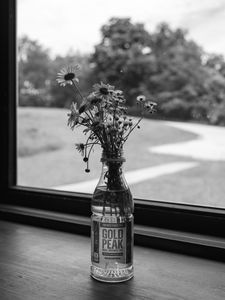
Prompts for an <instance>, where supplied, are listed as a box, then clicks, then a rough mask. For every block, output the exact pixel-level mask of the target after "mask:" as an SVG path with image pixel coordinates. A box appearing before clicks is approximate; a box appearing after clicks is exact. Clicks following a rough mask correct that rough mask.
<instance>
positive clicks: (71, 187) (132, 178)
mask: <svg viewBox="0 0 225 300" xmlns="http://www.w3.org/2000/svg"><path fill="white" fill-rule="evenodd" d="M196 165H197V163H195V162H175V163H168V164H163V165H159V166H155V167H150V168H143V169H138V170H135V171H130V172H126V174H125V177H126V180H127V182H128V184H129V185H131V184H135V183H139V182H142V181H145V180H148V179H151V178H155V177H158V176H163V175H168V174H171V173H175V172H180V171H183V170H186V169H190V168H193V167H195V166H196ZM97 183H98V179H93V180H88V181H82V182H78V183H76V184H68V185H62V186H58V187H54V189H57V190H62V191H70V192H75V191H76V192H80V193H93V191H94V188H95V187H96V185H97Z"/></svg>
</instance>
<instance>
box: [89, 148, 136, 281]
mask: <svg viewBox="0 0 225 300" xmlns="http://www.w3.org/2000/svg"><path fill="white" fill-rule="evenodd" d="M122 154H123V152H122V151H119V152H117V153H107V152H105V151H103V154H102V158H101V162H102V173H101V176H100V180H99V182H98V184H97V186H96V188H95V191H94V193H93V197H92V203H91V210H92V218H91V263H92V264H91V276H92V277H93V278H95V279H97V280H100V281H104V282H122V281H126V280H129V279H130V278H132V277H133V210H134V204H133V197H132V194H131V192H130V189H129V187H128V185H127V182H126V180H125V178H124V175H123V170H122V165H123V162H124V161H125V159H124V157H123V155H122Z"/></svg>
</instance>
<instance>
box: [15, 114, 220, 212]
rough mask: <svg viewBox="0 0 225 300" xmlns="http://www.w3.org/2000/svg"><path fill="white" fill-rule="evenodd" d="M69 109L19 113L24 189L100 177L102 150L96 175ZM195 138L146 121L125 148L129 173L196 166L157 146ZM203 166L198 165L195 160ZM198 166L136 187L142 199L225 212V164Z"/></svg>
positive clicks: (95, 163) (93, 161)
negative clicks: (155, 150) (87, 166)
mask: <svg viewBox="0 0 225 300" xmlns="http://www.w3.org/2000/svg"><path fill="white" fill-rule="evenodd" d="M67 112H68V111H67V110H64V109H53V108H51V109H50V108H49V109H48V108H19V109H18V174H17V178H18V184H19V185H23V186H31V187H42V188H51V187H55V186H58V185H64V184H72V183H77V182H81V181H86V180H90V179H93V178H98V177H99V175H100V172H101V163H100V155H101V149H96V150H95V152H94V153H93V155H92V157H91V163H90V168H91V172H90V173H88V174H87V173H85V172H84V169H85V164H84V163H83V161H82V158H81V156H80V154H79V153H78V152H77V151H76V150H75V149H74V144H75V143H77V142H82V141H84V138H83V134H82V131H80V130H75V131H74V132H73V131H71V130H70V129H69V128H68V127H67V126H66V123H67ZM195 138H197V136H196V135H195V134H192V133H190V132H187V131H183V130H179V129H176V128H173V127H170V126H168V125H166V124H165V123H164V122H161V121H155V120H144V121H143V122H142V124H141V129H140V130H138V129H137V130H136V131H134V132H133V135H131V136H130V139H129V140H128V141H127V143H126V145H125V157H126V163H125V164H124V170H125V172H126V171H132V170H136V169H140V168H146V167H151V166H157V165H161V164H165V163H169V162H188V161H194V160H192V159H190V158H187V157H181V156H179V157H178V156H174V155H158V154H153V153H150V152H149V151H148V148H149V147H151V146H156V145H162V144H167V143H176V142H181V141H188V140H193V139H195ZM195 161H197V160H195ZM197 162H198V163H199V164H198V166H197V167H195V168H192V169H188V170H184V171H181V172H178V173H174V174H170V175H163V176H160V177H157V178H154V179H151V180H146V181H143V182H141V183H138V184H134V185H132V186H131V190H132V192H133V195H134V196H135V197H138V198H145V199H152V200H160V201H169V202H176V203H190V204H196V205H207V206H216V207H225V199H224V195H225V185H224V183H223V182H224V177H225V163H224V162H222V161H221V162H210V161H197Z"/></svg>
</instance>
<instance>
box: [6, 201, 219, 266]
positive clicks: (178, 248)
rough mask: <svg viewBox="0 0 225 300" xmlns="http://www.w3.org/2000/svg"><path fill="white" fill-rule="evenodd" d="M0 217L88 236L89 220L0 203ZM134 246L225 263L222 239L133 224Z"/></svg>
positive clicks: (77, 216) (82, 217)
mask: <svg viewBox="0 0 225 300" xmlns="http://www.w3.org/2000/svg"><path fill="white" fill-rule="evenodd" d="M0 217H1V218H2V219H4V220H10V221H15V222H20V223H25V224H32V225H35V226H39V227H46V228H51V229H56V230H62V231H66V232H73V233H77V234H82V235H90V218H88V217H84V216H79V215H72V214H65V213H59V212H52V211H46V210H41V209H34V208H27V207H21V206H14V205H6V204H0ZM134 233H135V237H134V240H135V244H136V245H142V246H146V247H151V248H156V249H163V250H166V251H173V252H178V253H183V254H189V255H194V256H200V257H205V258H211V259H215V260H221V261H225V238H221V237H215V236H210V235H202V234H194V233H190V232H183V231H175V230H171V229H165V228H157V227H152V226H149V227H148V226H143V225H135V228H134Z"/></svg>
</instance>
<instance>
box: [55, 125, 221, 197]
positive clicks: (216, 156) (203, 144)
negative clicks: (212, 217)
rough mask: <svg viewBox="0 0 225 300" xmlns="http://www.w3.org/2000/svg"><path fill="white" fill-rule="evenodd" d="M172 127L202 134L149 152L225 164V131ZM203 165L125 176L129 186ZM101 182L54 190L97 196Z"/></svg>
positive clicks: (174, 165) (168, 167)
mask: <svg viewBox="0 0 225 300" xmlns="http://www.w3.org/2000/svg"><path fill="white" fill-rule="evenodd" d="M162 123H163V124H164V125H167V126H172V127H175V128H178V129H181V130H184V131H189V132H193V133H195V134H197V135H198V137H197V138H196V139H194V140H191V141H188V142H181V143H173V144H166V145H162V146H156V147H150V148H149V149H148V150H149V151H150V152H152V153H156V154H165V155H176V156H181V157H183V159H185V157H188V158H193V159H195V160H198V161H199V162H201V161H225V128H224V127H217V126H209V125H201V124H193V123H183V122H164V121H162ZM199 162H173V163H167V164H162V165H158V166H154V167H149V168H142V169H138V170H135V171H130V172H127V173H126V174H125V177H126V180H127V182H128V184H129V185H132V184H136V183H139V182H142V181H146V180H149V179H152V178H156V177H159V176H164V175H168V174H172V173H176V172H181V171H183V170H187V169H190V168H194V167H196V166H198V164H199ZM97 182H98V179H93V180H89V181H83V182H79V183H76V184H69V185H62V186H58V187H53V188H54V189H57V190H64V191H76V192H83V193H93V191H94V188H95V186H96V185H97Z"/></svg>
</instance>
